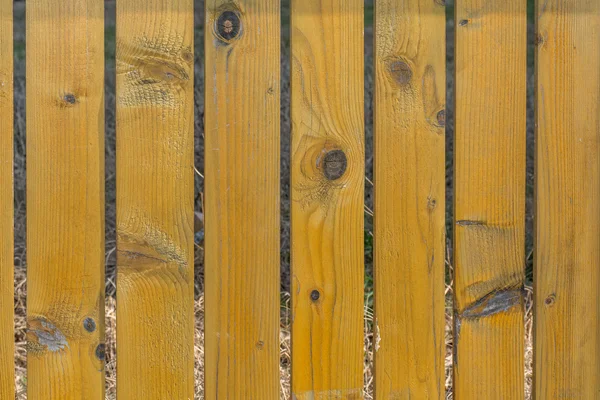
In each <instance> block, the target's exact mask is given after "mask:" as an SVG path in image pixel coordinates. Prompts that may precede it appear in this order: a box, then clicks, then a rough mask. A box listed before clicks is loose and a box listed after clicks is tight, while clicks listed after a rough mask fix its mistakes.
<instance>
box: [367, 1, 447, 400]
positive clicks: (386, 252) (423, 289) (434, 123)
mask: <svg viewBox="0 0 600 400" xmlns="http://www.w3.org/2000/svg"><path fill="white" fill-rule="evenodd" d="M445 46H446V42H445V8H444V6H443V3H439V2H434V1H431V0H411V1H405V2H398V1H395V0H380V1H378V2H377V3H376V9H375V131H374V138H375V154H374V172H375V215H374V220H375V231H374V234H375V258H374V269H375V335H376V338H375V343H376V345H375V355H374V357H375V398H376V399H382V400H383V399H397V398H398V399H399V398H410V397H411V396H412V397H414V398H419V399H442V398H444V397H445V389H444V381H445V375H444V326H445V325H444V324H445V318H444V315H445V313H444V270H445V265H444V255H445V232H444V230H445V190H446V189H445V187H446V185H445V151H444V150H445V135H444V130H445V101H446V98H445V97H446V96H445V92H446V91H445V86H446V79H445V78H446V51H445Z"/></svg>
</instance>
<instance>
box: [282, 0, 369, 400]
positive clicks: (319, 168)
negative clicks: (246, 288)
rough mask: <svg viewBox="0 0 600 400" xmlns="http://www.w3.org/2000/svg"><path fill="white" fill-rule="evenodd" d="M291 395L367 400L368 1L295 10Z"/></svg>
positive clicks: (311, 2)
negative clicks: (364, 368)
mask: <svg viewBox="0 0 600 400" xmlns="http://www.w3.org/2000/svg"><path fill="white" fill-rule="evenodd" d="M291 4H292V9H291V13H292V23H291V31H292V37H291V47H292V61H291V63H292V65H291V68H292V71H291V80H292V88H291V90H292V94H291V102H292V106H291V107H292V111H291V113H292V150H291V152H292V161H291V163H292V173H291V175H292V176H291V198H292V204H291V209H292V210H291V214H292V216H291V219H292V220H291V224H292V227H291V229H292V244H291V247H292V277H291V284H292V321H293V322H292V324H293V325H292V355H293V360H292V392H293V396H295V397H294V398H295V399H298V400H309V399H310V400H312V399H330V398H336V399H360V398H363V378H362V364H363V281H364V251H363V247H364V243H363V235H364V232H363V225H364V222H363V218H364V216H363V215H364V214H363V207H364V195H363V193H364V173H365V170H364V110H363V103H364V99H363V97H364V87H363V82H364V75H363V74H364V70H363V64H364V62H363V51H364V50H363V47H364V40H363V24H364V17H363V1H362V0H292V2H291Z"/></svg>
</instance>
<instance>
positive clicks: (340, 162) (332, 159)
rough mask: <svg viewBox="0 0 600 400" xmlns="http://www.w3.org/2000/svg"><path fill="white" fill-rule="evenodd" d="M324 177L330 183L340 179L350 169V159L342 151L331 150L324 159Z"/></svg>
mask: <svg viewBox="0 0 600 400" xmlns="http://www.w3.org/2000/svg"><path fill="white" fill-rule="evenodd" d="M322 165H323V175H325V178H327V179H328V180H330V181H334V180H336V179H340V178H341V177H342V176H343V175H344V173H345V172H346V168H347V167H348V159H347V158H346V154H345V153H344V152H343V151H342V150H331V151H329V152H327V154H325V157H324V158H323V164H322Z"/></svg>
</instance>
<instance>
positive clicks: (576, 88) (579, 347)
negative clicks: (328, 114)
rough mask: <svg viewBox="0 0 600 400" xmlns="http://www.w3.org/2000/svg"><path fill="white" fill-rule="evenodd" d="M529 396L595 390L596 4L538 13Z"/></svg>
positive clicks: (599, 254) (598, 379)
mask: <svg viewBox="0 0 600 400" xmlns="http://www.w3.org/2000/svg"><path fill="white" fill-rule="evenodd" d="M536 21H537V28H536V30H537V33H536V36H537V37H536V100H537V113H536V126H537V139H536V211H537V213H536V235H535V239H536V253H535V279H534V284H535V349H534V354H535V356H534V359H535V366H534V368H535V370H534V376H535V383H534V392H535V398H536V399H597V398H599V397H600V343H599V340H600V331H599V329H600V324H599V322H598V314H599V311H600V309H599V307H600V302H599V301H598V298H599V296H600V270H599V266H600V240H599V238H600V208H599V207H600V206H599V202H600V166H599V162H600V157H599V147H598V143H599V139H600V2H598V1H597V0H549V1H545V2H538V5H537V10H536Z"/></svg>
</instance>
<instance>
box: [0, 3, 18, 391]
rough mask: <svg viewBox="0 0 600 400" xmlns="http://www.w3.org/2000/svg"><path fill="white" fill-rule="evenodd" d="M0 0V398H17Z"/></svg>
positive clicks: (9, 143) (9, 127)
mask: <svg viewBox="0 0 600 400" xmlns="http://www.w3.org/2000/svg"><path fill="white" fill-rule="evenodd" d="M12 3H13V2H12V0H0V399H14V397H15V394H14V392H15V373H14V329H15V328H14V319H13V317H14V313H13V299H14V297H13V296H14V283H13V279H14V269H13V266H14V261H13V251H14V250H13V243H14V235H13V5H12Z"/></svg>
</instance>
